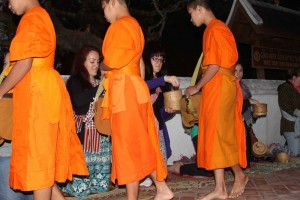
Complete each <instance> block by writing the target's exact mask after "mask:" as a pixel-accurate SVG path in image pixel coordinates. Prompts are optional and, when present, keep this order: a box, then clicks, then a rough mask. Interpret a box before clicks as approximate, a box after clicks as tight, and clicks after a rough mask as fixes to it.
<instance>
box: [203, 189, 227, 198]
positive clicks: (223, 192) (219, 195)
mask: <svg viewBox="0 0 300 200" xmlns="http://www.w3.org/2000/svg"><path fill="white" fill-rule="evenodd" d="M211 199H228V194H227V191H226V190H214V191H212V192H211V193H209V194H207V195H206V196H204V197H200V198H199V199H198V200H211Z"/></svg>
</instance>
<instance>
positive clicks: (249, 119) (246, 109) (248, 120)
mask: <svg viewBox="0 0 300 200" xmlns="http://www.w3.org/2000/svg"><path fill="white" fill-rule="evenodd" d="M234 73H235V76H236V77H237V78H238V81H239V82H240V86H241V88H242V93H243V108H242V115H243V120H244V124H245V130H246V146H247V150H246V153H247V166H248V167H249V166H250V162H251V161H255V157H254V155H253V154H252V142H251V135H250V134H251V129H252V125H253V124H254V123H255V122H256V119H257V116H256V115H255V114H254V113H253V109H252V105H253V104H259V101H258V100H256V99H253V98H252V94H251V92H250V90H249V88H248V86H247V85H246V84H245V83H244V82H243V81H242V79H243V75H244V70H243V66H242V64H240V63H237V64H236V66H235V69H234Z"/></svg>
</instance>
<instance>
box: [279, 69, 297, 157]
mask: <svg viewBox="0 0 300 200" xmlns="http://www.w3.org/2000/svg"><path fill="white" fill-rule="evenodd" d="M287 75H288V76H287V81H286V82H285V83H283V84H281V85H279V87H278V104H279V107H280V111H281V115H282V116H281V121H280V134H281V135H284V137H285V139H286V141H287V144H288V148H289V150H290V151H291V155H293V156H297V155H299V154H300V132H299V131H298V130H299V117H300V68H295V69H294V70H290V71H289V72H288V74H287Z"/></svg>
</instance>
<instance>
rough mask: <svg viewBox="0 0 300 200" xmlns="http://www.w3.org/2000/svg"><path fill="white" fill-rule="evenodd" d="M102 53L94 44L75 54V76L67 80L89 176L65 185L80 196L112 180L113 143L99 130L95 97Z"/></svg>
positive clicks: (104, 187) (100, 189)
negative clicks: (96, 121) (95, 120)
mask: <svg viewBox="0 0 300 200" xmlns="http://www.w3.org/2000/svg"><path fill="white" fill-rule="evenodd" d="M99 63H100V53H99V50H98V49H97V48H95V47H92V46H84V47H82V48H81V49H80V50H79V51H78V53H77V54H76V56H75V59H74V62H73V69H72V73H71V77H70V79H69V80H68V82H67V89H68V91H69V93H70V97H71V101H72V106H73V109H74V112H75V122H76V129H77V134H78V137H79V139H80V141H81V144H82V145H83V150H84V154H85V160H86V163H87V166H88V170H89V174H90V175H89V177H74V178H73V181H72V182H69V183H67V184H65V185H64V186H62V187H61V189H62V191H64V192H66V193H68V194H70V195H73V196H75V197H78V198H82V197H86V196H88V195H89V194H90V193H97V192H106V191H108V189H109V183H110V166H111V164H110V163H111V144H110V139H109V138H108V137H107V136H104V135H100V134H99V132H97V130H96V128H95V124H94V120H93V116H94V109H93V108H94V99H93V98H94V97H95V95H96V92H97V89H98V85H99V80H98V79H97V77H99V76H98V72H99Z"/></svg>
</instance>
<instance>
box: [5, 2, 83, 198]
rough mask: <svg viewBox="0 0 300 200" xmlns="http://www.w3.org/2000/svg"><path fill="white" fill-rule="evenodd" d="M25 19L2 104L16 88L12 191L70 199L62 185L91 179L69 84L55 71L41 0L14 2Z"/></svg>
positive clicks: (52, 39)
mask: <svg viewBox="0 0 300 200" xmlns="http://www.w3.org/2000/svg"><path fill="white" fill-rule="evenodd" d="M9 8H10V10H11V11H12V12H13V13H14V14H16V15H23V14H24V15H23V16H22V18H21V20H20V22H19V25H18V29H17V33H16V35H15V37H14V38H13V40H12V42H11V45H10V61H11V64H12V69H11V71H10V72H9V74H8V76H7V77H6V78H5V80H4V82H3V83H2V84H1V85H0V99H1V98H2V97H3V95H4V94H5V93H7V92H8V91H9V90H10V89H12V88H13V87H14V91H13V93H14V94H13V132H12V141H13V144H12V156H11V161H10V180H9V182H10V187H11V188H13V189H16V190H21V191H33V194H34V199H35V200H44V199H64V198H63V196H62V194H61V193H60V191H59V189H58V187H57V185H56V182H65V181H66V180H67V179H69V180H72V175H73V174H77V175H88V171H87V168H86V164H85V161H84V155H83V151H82V148H81V145H80V141H79V139H78V137H77V135H76V132H75V123H74V116H73V110H72V105H71V101H70V97H69V94H68V91H67V90H66V87H65V83H64V81H63V79H62V78H61V76H60V75H59V73H58V72H57V71H55V70H54V66H53V63H54V56H55V48H56V35H55V30H54V26H53V24H52V21H51V18H50V16H49V15H48V13H47V12H46V10H45V9H43V8H42V7H41V6H40V4H39V1H38V0H23V1H13V0H10V1H9Z"/></svg>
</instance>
